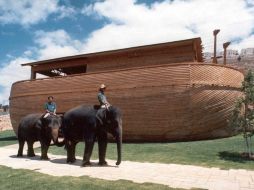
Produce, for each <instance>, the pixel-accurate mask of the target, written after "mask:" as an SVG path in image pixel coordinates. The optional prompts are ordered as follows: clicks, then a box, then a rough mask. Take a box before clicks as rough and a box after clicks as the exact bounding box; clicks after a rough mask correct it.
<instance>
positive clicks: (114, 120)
mask: <svg viewBox="0 0 254 190" xmlns="http://www.w3.org/2000/svg"><path fill="white" fill-rule="evenodd" d="M107 133H110V134H112V135H113V137H114V138H115V140H116V143H117V153H118V159H117V162H116V165H119V164H120V163H121V148H122V117H121V112H120V110H119V109H118V108H116V107H113V106H111V107H109V108H108V109H98V108H97V107H96V106H84V105H81V106H78V107H76V108H73V109H71V110H69V111H67V112H66V113H65V114H64V118H63V134H64V138H65V143H66V149H67V163H73V162H75V160H76V158H75V147H76V144H77V143H78V142H81V141H84V142H85V150H84V156H83V162H82V166H87V165H90V164H91V163H90V157H91V154H92V151H93V146H94V142H95V141H96V139H97V140H98V147H99V165H107V162H106V160H105V155H106V149H107V141H108V140H107Z"/></svg>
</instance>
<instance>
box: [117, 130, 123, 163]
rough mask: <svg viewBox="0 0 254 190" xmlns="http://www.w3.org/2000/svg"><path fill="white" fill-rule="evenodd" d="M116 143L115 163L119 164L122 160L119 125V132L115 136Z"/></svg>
mask: <svg viewBox="0 0 254 190" xmlns="http://www.w3.org/2000/svg"><path fill="white" fill-rule="evenodd" d="M116 143H117V162H116V165H120V164H121V161H122V128H121V127H120V130H119V134H118V135H117V137H116Z"/></svg>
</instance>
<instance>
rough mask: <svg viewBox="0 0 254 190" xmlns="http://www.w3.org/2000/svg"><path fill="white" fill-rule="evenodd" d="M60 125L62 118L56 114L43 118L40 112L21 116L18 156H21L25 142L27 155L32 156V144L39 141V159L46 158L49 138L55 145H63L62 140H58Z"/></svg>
mask: <svg viewBox="0 0 254 190" xmlns="http://www.w3.org/2000/svg"><path fill="white" fill-rule="evenodd" d="M61 125H62V119H61V117H60V116H57V115H49V116H48V117H46V118H44V117H42V115H41V114H29V115H27V116H25V117H23V118H22V119H21V121H20V124H19V127H18V142H19V149H18V154H17V156H18V157H21V156H23V148H24V144H25V142H27V146H28V151H27V156H28V157H33V156H35V154H34V149H33V144H34V142H36V141H40V144H41V159H42V160H48V159H49V158H48V155H47V152H48V148H49V146H50V142H51V140H53V142H54V144H55V145H57V146H63V145H64V141H63V142H59V141H58V136H59V128H60V127H61Z"/></svg>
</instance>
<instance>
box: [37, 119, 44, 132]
mask: <svg viewBox="0 0 254 190" xmlns="http://www.w3.org/2000/svg"><path fill="white" fill-rule="evenodd" d="M42 119H43V118H40V119H38V120H37V121H36V123H35V128H37V129H39V130H41V129H42V127H43V121H42Z"/></svg>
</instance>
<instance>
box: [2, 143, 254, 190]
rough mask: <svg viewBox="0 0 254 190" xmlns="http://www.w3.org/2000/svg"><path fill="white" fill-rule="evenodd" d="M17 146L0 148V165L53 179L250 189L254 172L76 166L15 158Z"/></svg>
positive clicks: (61, 159)
mask: <svg viewBox="0 0 254 190" xmlns="http://www.w3.org/2000/svg"><path fill="white" fill-rule="evenodd" d="M16 154H17V145H12V146H6V147H3V148H0V165H5V166H9V167H11V168H14V169H21V168H22V169H30V170H33V171H36V172H41V173H45V174H49V175H53V176H90V177H93V178H100V179H105V180H118V179H125V180H130V181H133V182H136V183H144V182H150V183H157V184H164V185H168V186H170V187H177V188H185V189H191V188H203V189H211V190H224V189H225V190H227V189H228V190H249V189H252V190H254V171H246V170H220V169H218V168H205V167H198V166H190V165H179V164H157V163H140V162H130V161H124V162H122V164H121V165H120V166H119V167H116V166H115V161H113V160H108V162H109V166H107V167H98V166H97V164H96V161H93V162H94V163H93V165H92V167H85V168H82V167H80V165H81V158H80V157H77V158H78V160H77V162H76V163H75V164H73V165H70V164H66V163H65V162H66V156H57V155H51V154H49V157H50V158H51V160H50V161H41V160H40V159H39V156H36V157H34V158H32V159H30V158H27V157H24V158H17V157H16Z"/></svg>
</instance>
